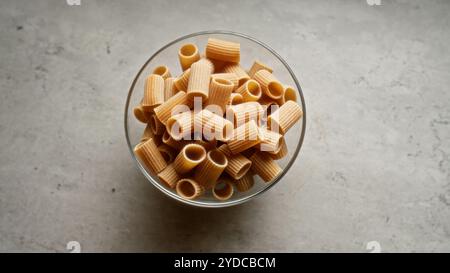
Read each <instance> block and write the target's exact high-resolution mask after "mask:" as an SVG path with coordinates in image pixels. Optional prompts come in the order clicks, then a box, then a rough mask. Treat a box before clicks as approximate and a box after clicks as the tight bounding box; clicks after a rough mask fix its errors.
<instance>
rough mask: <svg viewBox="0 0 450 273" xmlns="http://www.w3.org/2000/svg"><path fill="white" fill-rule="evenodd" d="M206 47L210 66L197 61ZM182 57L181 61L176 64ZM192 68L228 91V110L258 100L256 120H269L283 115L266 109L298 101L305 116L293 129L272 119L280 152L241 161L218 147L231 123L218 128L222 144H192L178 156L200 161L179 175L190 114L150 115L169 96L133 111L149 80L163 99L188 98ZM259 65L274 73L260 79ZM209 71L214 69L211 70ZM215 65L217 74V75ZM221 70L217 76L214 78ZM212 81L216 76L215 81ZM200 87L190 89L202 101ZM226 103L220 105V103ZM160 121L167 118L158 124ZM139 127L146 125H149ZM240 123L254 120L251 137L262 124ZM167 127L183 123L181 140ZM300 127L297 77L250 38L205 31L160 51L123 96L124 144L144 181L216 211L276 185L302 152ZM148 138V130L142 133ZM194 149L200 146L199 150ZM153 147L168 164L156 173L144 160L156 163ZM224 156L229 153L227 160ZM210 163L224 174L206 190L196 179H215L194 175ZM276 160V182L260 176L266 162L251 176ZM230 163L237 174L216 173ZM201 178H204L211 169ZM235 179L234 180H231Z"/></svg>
mask: <svg viewBox="0 0 450 273" xmlns="http://www.w3.org/2000/svg"><path fill="white" fill-rule="evenodd" d="M208 41H209V42H208ZM220 41H229V42H230V46H229V47H230V51H229V52H230V56H229V57H230V58H231V59H232V60H233V61H236V60H239V65H235V63H226V62H225V61H224V60H223V59H221V58H222V57H221V56H220V54H221V48H220V47H221V46H223V45H221V44H220ZM235 44H239V45H240V48H239V49H236V47H235V46H234V45H235ZM207 47H210V52H212V53H210V55H212V56H214V58H212V59H210V62H204V63H202V60H204V59H202V58H204V52H205V48H207ZM237 50H239V52H238V51H237ZM238 53H239V55H238ZM182 58H183V61H181V59H182ZM193 63H201V65H200V64H199V65H198V66H199V67H200V66H202V67H204V69H203V70H204V71H207V70H209V72H205V73H211V74H210V75H211V76H210V77H211V79H213V81H215V82H216V83H217V88H222V90H225V91H221V92H232V93H231V94H228V98H229V99H228V101H227V102H226V103H227V104H235V105H236V106H238V105H241V104H244V103H250V102H258V103H260V104H261V105H263V106H264V109H257V110H255V111H257V112H258V115H259V113H261V115H263V114H269V115H270V114H274V113H273V112H276V113H277V114H278V113H281V114H285V112H286V111H282V109H281V108H280V109H279V111H274V110H272V109H270V107H269V106H271V105H274V104H277V105H281V106H282V105H283V104H285V103H286V102H287V101H291V102H294V101H295V102H296V104H298V105H299V111H301V113H302V115H301V117H300V119H299V120H298V122H296V123H295V124H293V125H291V124H290V125H289V126H288V127H287V128H286V127H285V126H284V123H283V122H284V120H285V119H288V118H280V119H275V118H272V119H273V121H272V124H276V126H278V127H279V128H280V129H281V130H282V132H283V138H282V139H279V138H274V140H273V146H274V147H276V148H277V151H274V153H273V155H271V154H270V152H267V153H262V152H256V153H255V152H254V151H253V152H250V151H248V150H247V151H246V150H243V151H240V150H238V151H239V152H238V154H239V156H236V154H234V153H233V152H235V151H230V150H229V149H228V147H225V146H224V147H222V146H223V145H224V144H227V142H226V141H228V139H230V137H231V135H230V134H229V129H230V128H229V127H230V126H231V127H233V124H235V123H234V122H230V123H227V124H226V125H223V127H222V129H223V131H221V130H219V133H218V134H219V135H221V138H222V139H221V138H220V137H219V138H218V139H217V140H215V141H214V142H212V141H206V140H198V141H197V142H196V144H195V145H197V146H195V147H194V148H193V149H189V150H187V151H186V150H183V151H184V153H185V160H189V157H192V159H193V161H195V160H196V159H199V160H200V161H201V162H200V163H198V165H195V166H194V167H193V168H192V169H190V170H188V171H187V172H186V173H185V174H183V175H180V174H177V173H176V166H175V168H174V166H173V164H171V162H170V161H172V160H173V163H174V162H176V161H177V157H178V155H179V151H181V149H183V147H185V146H187V145H189V144H190V143H191V142H189V141H188V140H184V139H181V138H180V136H181V135H183V136H186V135H189V133H185V131H183V130H185V129H186V123H187V122H186V117H187V115H180V116H179V119H173V116H172V117H171V118H169V117H166V116H167V115H166V114H165V112H164V111H160V112H157V110H154V109H156V108H158V106H160V105H162V104H164V101H167V99H168V98H164V95H163V96H162V98H158V101H155V102H153V101H152V100H149V99H147V100H145V99H144V100H145V102H146V104H144V105H143V107H141V108H138V106H139V105H142V104H141V103H142V101H143V92H144V89H146V88H149V87H148V86H149V82H148V79H147V78H148V77H149V75H151V74H154V75H155V76H154V77H153V79H152V80H153V82H152V83H151V84H154V85H155V86H156V87H154V88H162V89H164V90H163V91H161V92H164V94H170V95H165V96H174V94H176V92H178V91H179V90H182V91H183V92H186V97H187V93H189V90H188V83H189V74H190V73H191V71H190V70H192V69H193V68H192V64H193ZM258 65H260V66H263V65H267V66H268V68H267V69H266V70H267V71H269V69H270V70H272V71H273V72H270V73H266V72H264V73H259V74H262V75H259V74H258V71H260V70H258V69H261V68H258V67H256V68H255V66H258ZM211 67H214V68H213V69H212V68H211ZM219 67H221V68H220V69H218V68H219ZM216 69H217V70H216ZM194 70H195V71H198V70H201V69H200V68H196V69H194ZM214 70H216V71H214ZM219 70H220V73H216V72H217V71H219ZM194 73H197V72H194ZM219 74H221V75H219ZM271 75H273V76H274V77H276V80H274V79H275V78H270V77H272V76H271ZM230 76H231V77H230ZM234 76H236V77H234ZM258 76H259V77H260V79H259V78H258ZM198 77H199V76H198ZM208 77H209V76H208ZM214 77H216V79H215V78H214ZM264 77H266V78H264ZM208 79H209V78H208ZM161 81H163V82H164V85H163V87H160V86H161V84H160V83H161ZM264 81H266V83H267V84H264ZM280 83H282V84H280ZM259 85H262V86H259ZM168 86H170V87H168ZM230 86H231V87H230ZM233 86H234V87H233ZM172 88H173V89H172ZM210 88H211V87H210ZM227 88H228V89H227ZM230 88H231V89H230ZM204 89H205V86H204V85H202V84H198V86H196V87H195V90H191V91H192V92H194V91H195V92H197V93H198V96H202V97H203V98H205V97H208V93H207V92H206V93H205V90H204ZM229 90H231V91H229ZM210 91H211V90H210ZM183 95H184V94H181V93H179V94H178V95H176V97H177V99H178V100H179V101H181V99H182V97H183ZM191 96H192V95H191ZM221 99H222V98H220V97H216V98H215V100H216V101H217V102H218V104H220V103H221ZM173 100H175V99H173ZM223 103H224V104H225V102H223ZM287 105H289V104H287ZM249 106H251V104H249ZM242 108H246V107H242ZM286 108H287V107H286ZM152 111H154V113H156V115H155V114H152ZM287 112H292V111H289V109H288V111H287ZM294 112H295V111H294ZM135 115H139V120H138V119H136V117H135ZM274 115H275V114H274ZM162 116H164V117H165V118H164V119H161V117H162ZM166 119H167V120H166ZM142 121H147V124H146V123H145V122H142ZM245 122H254V123H251V124H252V125H251V126H250V127H248V128H250V131H248V133H251V132H252V130H254V127H255V126H257V127H259V126H262V125H261V124H260V121H259V120H256V121H251V120H250V121H249V120H246V121H245ZM167 124H169V126H171V127H172V126H175V125H177V126H178V125H180V126H181V129H180V131H179V132H178V133H179V134H178V135H174V136H172V135H170V133H169V132H168V131H167V130H166V129H165V128H166V126H167ZM183 126H184V127H183ZM234 127H235V128H234V134H232V135H237V134H238V133H237V132H236V131H237V128H236V127H237V126H236V124H235V125H234ZM244 127H245V126H244ZM305 128H306V109H305V101H304V98H303V93H302V90H301V87H300V84H299V82H298V80H297V78H296V77H295V75H294V73H293V72H292V70H291V68H290V67H289V66H288V64H287V63H286V62H285V61H284V60H283V59H282V58H281V57H280V56H279V55H278V54H277V53H276V52H275V51H274V50H273V49H271V48H270V47H269V46H267V45H265V44H264V43H262V42H260V41H258V40H256V39H255V38H252V37H250V36H247V35H244V34H240V33H235V32H229V31H205V32H199V33H193V34H190V35H187V36H184V37H181V38H179V39H176V40H174V41H172V42H170V43H169V44H167V45H165V46H163V47H162V48H161V49H160V50H158V51H157V52H156V53H154V54H153V55H152V56H151V57H150V58H149V59H148V60H147V61H146V62H145V63H144V65H143V66H142V67H141V69H140V70H139V72H138V73H137V75H136V77H135V78H134V80H133V82H132V85H131V87H130V90H129V92H128V97H127V101H126V106H125V135H126V139H127V144H128V146H129V150H130V152H131V155H132V158H133V160H134V161H135V162H136V164H137V166H138V168H139V169H140V171H141V172H142V173H143V174H144V176H145V177H146V178H147V179H148V181H150V182H151V183H152V184H153V185H154V186H155V187H157V188H158V189H159V190H160V191H162V192H163V193H164V194H166V195H168V196H169V197H170V198H173V199H175V200H177V201H180V202H182V203H185V204H188V205H193V206H199V207H211V208H217V207H226V206H233V205H237V204H241V203H244V202H246V201H248V200H250V199H252V198H254V197H256V196H258V195H260V194H262V193H264V192H266V191H267V190H268V189H270V188H271V187H272V186H274V185H275V184H278V183H279V182H280V181H281V180H282V178H283V177H284V175H285V174H286V173H287V172H288V171H289V169H290V167H291V166H292V164H293V163H294V162H295V160H296V158H297V155H298V154H299V151H300V148H301V146H302V143H303V139H304V135H305ZM258 130H260V129H257V131H258ZM143 132H144V134H143ZM145 132H147V135H146V133H145ZM149 132H151V133H149ZM213 133H214V132H213ZM148 134H151V135H152V136H153V138H154V139H152V140H151V141H150V142H151V143H150V142H149V143H145V144H143V142H145V141H148V139H149V138H151V137H150V136H149V135H148ZM258 136H259V133H258ZM264 139H265V142H267V145H268V146H270V139H269V138H267V139H266V138H264ZM262 142H264V141H262ZM262 142H261V141H260V142H258V144H252V145H255V146H253V147H254V149H253V150H255V149H256V147H258V149H262V147H263V146H264V143H262ZM163 145H164V146H163ZM239 145H240V144H239V143H237V144H236V145H234V146H233V145H230V146H231V147H232V148H233V149H240V146H239ZM198 146H199V147H201V148H198ZM152 149H154V150H159V151H160V158H162V160H164V161H165V162H163V163H161V164H160V165H157V166H156V167H154V168H153V167H152V168H149V166H147V165H146V164H144V162H143V160H142V158H145V156H148V157H149V158H150V159H151V160H153V159H154V158H151V154H152V153H151V152H150V151H151V150H152ZM202 149H203V150H202ZM215 149H217V150H215ZM211 151H212V152H211ZM227 153H229V154H228V156H227ZM137 155H138V156H137ZM139 155H141V157H139ZM224 155H225V156H224ZM142 156H144V157H142ZM230 158H232V160H230ZM208 159H209V161H210V164H211V165H214V166H216V167H217V168H218V171H220V172H221V174H220V176H219V177H214V180H215V181H212V182H214V183H210V182H211V181H209V182H208V183H206V184H201V183H198V182H197V181H196V177H198V180H200V181H201V180H202V179H206V180H208V179H209V180H210V179H211V177H212V176H211V175H209V176H208V175H206V176H204V177H203V178H202V176H201V175H200V174H196V173H198V172H199V171H198V170H201V169H202V168H206V167H205V166H203V165H207V163H206V162H207V161H208ZM181 160H182V159H180V161H181ZM273 160H276V164H277V166H278V167H274V168H275V169H277V168H279V171H277V172H276V175H275V176H271V175H270V173H267V174H265V173H264V172H267V171H269V172H270V170H271V167H270V164H269V165H266V166H269V167H266V168H262V170H261V172H263V173H262V174H260V175H255V171H258V167H257V166H256V165H255V164H259V162H262V163H261V164H266V163H264V162H266V161H271V162H272V161H273ZM225 163H226V164H225ZM195 164H197V163H195ZM224 164H225V165H224ZM230 164H231V165H232V166H233V167H234V166H236V170H235V172H234V173H233V172H231V171H230V172H228V171H227V172H226V171H224V170H222V169H221V168H223V166H227V165H230ZM252 166H253V167H252ZM208 168H209V167H208ZM208 170H209V169H208ZM277 170H278V169H277ZM160 172H161V173H160ZM205 173H208V171H206V172H205ZM171 175H172V176H173V175H176V176H177V179H179V181H178V182H177V183H173V182H171V181H170V180H171V179H170V178H171ZM232 175H233V176H234V177H232ZM178 176H179V177H178ZM251 178H253V179H251ZM172 180H173V179H172ZM265 180H270V181H265ZM233 181H234V182H233ZM286 182H287V181H286ZM205 185H207V186H205ZM230 187H231V188H230Z"/></svg>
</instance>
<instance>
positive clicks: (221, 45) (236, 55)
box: [205, 38, 241, 63]
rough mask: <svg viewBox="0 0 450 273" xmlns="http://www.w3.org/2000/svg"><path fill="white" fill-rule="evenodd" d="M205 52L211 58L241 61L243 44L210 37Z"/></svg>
mask: <svg viewBox="0 0 450 273" xmlns="http://www.w3.org/2000/svg"><path fill="white" fill-rule="evenodd" d="M205 53H206V57H207V58H210V59H215V60H220V61H225V62H232V63H239V61H240V59H241V45H240V44H239V43H233V42H230V41H224V40H219V39H215V38H209V39H208V43H207V44H206V50H205Z"/></svg>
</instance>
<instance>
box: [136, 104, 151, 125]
mask: <svg viewBox="0 0 450 273" xmlns="http://www.w3.org/2000/svg"><path fill="white" fill-rule="evenodd" d="M133 113H134V116H135V117H136V119H137V120H139V121H140V122H143V123H147V122H148V118H149V115H148V112H145V111H144V107H142V105H141V104H139V105H138V106H136V107H134V109H133Z"/></svg>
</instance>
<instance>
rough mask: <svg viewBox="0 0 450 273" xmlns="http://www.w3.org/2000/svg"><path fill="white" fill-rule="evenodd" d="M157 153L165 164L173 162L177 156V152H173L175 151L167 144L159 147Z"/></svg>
mask: <svg viewBox="0 0 450 273" xmlns="http://www.w3.org/2000/svg"><path fill="white" fill-rule="evenodd" d="M158 151H159V152H160V153H161V155H162V156H163V158H164V160H165V161H166V162H167V163H171V162H173V160H174V159H175V157H176V156H177V152H176V151H175V149H174V148H173V147H170V146H169V145H167V144H161V145H159V146H158Z"/></svg>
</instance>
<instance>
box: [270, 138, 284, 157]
mask: <svg viewBox="0 0 450 273" xmlns="http://www.w3.org/2000/svg"><path fill="white" fill-rule="evenodd" d="M288 152H289V151H288V148H287V145H286V141H285V140H284V138H282V139H281V145H280V148H279V149H278V151H277V152H276V153H269V154H270V156H271V157H272V158H273V159H275V160H279V159H282V158H283V157H285V156H286V155H287V154H288Z"/></svg>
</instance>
